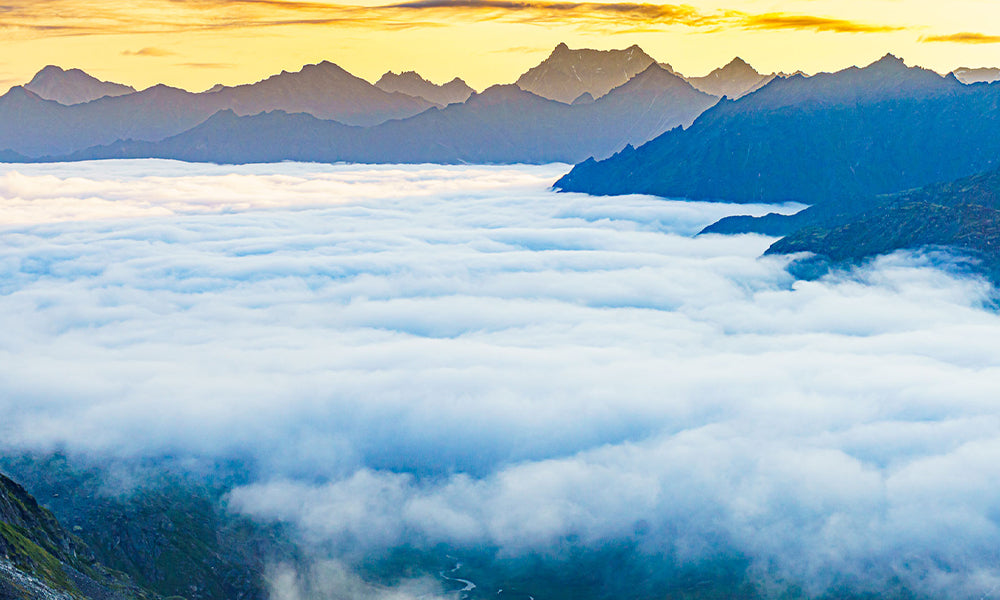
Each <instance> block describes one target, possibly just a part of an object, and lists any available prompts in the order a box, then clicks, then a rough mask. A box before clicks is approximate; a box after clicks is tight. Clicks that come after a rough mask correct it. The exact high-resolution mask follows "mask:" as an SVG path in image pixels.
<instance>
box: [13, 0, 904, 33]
mask: <svg viewBox="0 0 1000 600" xmlns="http://www.w3.org/2000/svg"><path fill="white" fill-rule="evenodd" d="M165 3H166V4H168V5H169V6H170V7H171V9H172V10H170V11H163V10H161V9H162V7H163V5H164V4H165ZM89 8H94V10H88V9H89ZM418 14H419V15H423V16H422V17H421V18H420V19H415V18H414V17H415V15H418ZM164 15H169V16H167V17H165V16H164ZM483 21H498V22H515V23H522V24H537V25H540V26H547V25H549V24H551V23H555V22H558V23H561V24H565V25H569V26H576V27H579V28H582V29H588V28H589V29H593V30H601V31H607V30H614V31H640V30H641V31H656V30H658V29H662V28H668V27H687V28H692V29H695V30H704V31H715V30H717V29H718V28H719V27H724V26H728V27H742V28H745V29H760V30H775V29H782V30H790V29H794V30H809V31H828V32H835V33H884V32H890V31H897V30H899V29H900V27H898V26H894V25H889V24H878V23H874V24H873V23H864V22H855V21H850V20H844V19H837V18H830V17H823V16H812V15H798V14H787V13H766V14H751V13H747V12H744V11H739V10H732V9H726V8H720V9H716V10H709V11H705V10H700V9H697V8H695V7H692V6H690V5H685V4H656V3H641V2H569V1H561V0H414V1H411V2H398V3H391V4H384V5H376V6H358V5H349V4H338V3H329V2H295V1H288V2H282V1H280V0H237V1H221V0H192V1H188V2H178V1H173V2H170V1H169V0H144V1H143V2H139V3H136V4H135V5H130V6H129V9H128V10H125V9H122V8H116V5H111V4H107V3H103V2H96V0H93V1H92V2H70V0H47V1H46V2H43V3H41V4H36V3H34V2H31V3H26V2H25V0H12V1H11V2H10V6H9V7H8V8H7V14H6V15H5V23H4V25H3V27H2V29H3V30H5V31H6V32H8V33H10V34H13V35H29V36H30V35H40V34H42V33H45V34H46V35H82V34H93V33H106V34H113V33H119V32H128V33H169V32H183V31H200V30H229V29H232V30H236V29H247V28H266V27H281V26H329V25H334V24H340V25H346V26H352V27H365V28H375V27H377V28H389V29H400V28H412V27H430V26H440V25H442V24H448V23H462V22H483Z"/></svg>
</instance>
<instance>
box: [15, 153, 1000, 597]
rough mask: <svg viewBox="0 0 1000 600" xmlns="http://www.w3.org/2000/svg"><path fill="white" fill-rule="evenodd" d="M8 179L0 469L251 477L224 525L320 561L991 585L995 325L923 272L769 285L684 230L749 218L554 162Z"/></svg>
mask: <svg viewBox="0 0 1000 600" xmlns="http://www.w3.org/2000/svg"><path fill="white" fill-rule="evenodd" d="M14 169H15V168H14V167H10V168H7V169H5V172H3V173H0V197H2V198H3V200H2V201H0V219H2V220H4V222H6V223H8V225H6V226H5V228H4V230H3V233H2V236H0V329H2V331H4V332H5V333H4V335H3V336H2V338H0V364H2V365H3V368H2V369H0V412H2V414H3V415H4V419H3V420H2V422H0V439H2V440H3V441H4V444H6V445H7V447H8V450H9V451H13V450H17V449H24V448H33V449H34V448H43V449H44V448H52V447H57V446H65V447H67V448H69V449H70V450H72V451H78V452H87V453H93V454H95V455H98V456H117V457H124V458H128V457H130V456H150V455H152V456H155V455H159V454H166V453H169V454H171V455H173V456H192V457H209V458H211V457H217V458H223V457H229V456H241V457H249V458H251V459H253V460H254V461H255V464H256V465H257V481H256V483H253V484H251V485H247V486H244V487H241V488H238V489H236V490H235V491H234V492H233V493H232V494H231V497H230V501H231V506H232V507H233V509H234V510H239V511H242V512H244V513H246V514H249V515H252V516H254V517H257V518H261V519H280V520H284V521H288V522H291V523H293V524H295V525H297V526H299V528H300V529H301V531H302V532H303V533H304V535H306V536H307V538H308V539H312V540H315V541H317V542H322V543H323V544H324V546H325V547H327V548H334V549H337V550H338V551H339V552H343V553H344V554H345V555H346V554H349V553H350V552H353V551H357V550H363V551H368V552H372V551H378V550H380V549H385V548H390V547H392V546H394V545H397V544H400V543H403V542H406V543H410V544H416V545H418V546H419V545H423V544H434V543H437V542H445V543H448V544H451V545H454V546H459V547H461V546H468V547H472V546H478V545H482V544H492V545H496V546H499V547H500V548H502V549H503V551H504V552H506V553H509V554H511V555H518V554H519V553H522V552H526V551H529V550H544V549H545V548H549V547H553V546H554V545H556V544H558V543H559V542H560V541H561V540H564V539H566V538H567V537H568V536H574V537H575V539H578V540H579V543H581V544H584V545H588V544H593V545H599V544H604V543H607V542H608V541H609V540H615V539H625V538H630V537H633V536H635V535H637V534H636V532H637V531H640V530H641V531H642V532H644V533H642V534H641V536H640V538H639V541H640V542H641V544H640V545H641V547H642V548H645V549H646V550H648V551H649V552H664V551H671V552H675V553H677V555H678V556H681V557H686V558H685V559H690V560H697V559H699V558H702V557H705V556H708V555H711V553H713V552H718V551H720V550H722V551H726V552H734V553H739V554H741V555H744V556H748V557H750V558H752V559H753V560H754V561H755V563H756V564H759V565H760V566H761V568H762V569H764V570H768V569H774V568H776V569H778V571H779V572H781V573H785V574H788V575H790V576H793V577H796V578H799V579H801V580H803V581H807V582H809V584H810V585H812V586H815V589H817V590H819V589H823V587H824V586H826V585H828V584H829V583H830V582H832V581H833V580H834V579H835V578H836V577H843V576H845V574H846V576H848V577H850V576H857V578H858V580H870V581H872V582H874V584H877V583H879V582H884V581H887V580H889V579H890V578H891V577H893V576H898V577H901V578H902V579H903V580H904V581H906V582H907V583H910V584H913V585H915V586H918V587H919V588H921V589H926V590H931V591H935V592H948V593H950V594H954V595H956V596H962V595H964V594H967V593H970V594H971V593H979V594H981V593H984V592H986V591H987V590H989V589H991V588H992V587H993V586H994V585H996V584H997V583H1000V572H998V571H997V569H996V565H997V561H996V558H997V557H996V548H997V545H996V540H997V539H998V535H1000V530H998V524H997V513H996V508H995V507H996V506H998V505H1000V486H997V485H996V483H995V482H996V481H997V480H998V477H1000V437H998V432H1000V407H998V406H997V403H996V390H997V386H998V383H1000V367H998V365H1000V346H998V345H997V344H996V340H997V339H1000V318H998V316H997V314H996V313H995V312H993V311H992V310H989V309H988V308H984V305H985V304H986V303H987V301H988V298H989V295H990V288H989V286H988V285H987V284H985V283H984V282H983V281H981V280H978V279H974V278H963V277H960V276H958V275H953V274H949V272H947V271H944V270H941V269H939V268H936V267H935V266H934V265H936V264H939V263H940V261H939V260H938V258H939V257H935V256H932V255H912V254H897V255H893V256H890V257H887V258H883V259H880V260H879V261H877V262H876V263H874V264H872V265H870V266H868V267H866V268H864V269H861V270H859V271H855V272H853V273H839V274H834V275H831V276H829V277H827V278H825V279H822V280H820V281H815V282H796V281H794V280H793V279H792V278H791V277H790V276H789V275H788V274H787V272H786V271H785V269H784V267H785V266H786V263H787V259H785V258H771V257H768V258H759V256H760V254H761V253H762V252H763V250H764V249H765V248H767V246H768V244H769V243H770V241H771V240H770V239H768V238H764V237H760V236H731V237H725V236H700V237H695V236H694V235H693V234H694V233H696V232H697V231H698V230H699V229H700V228H701V227H702V226H704V225H705V224H707V223H710V222H712V221H714V220H715V219H717V218H719V217H720V216H722V215H725V214H730V213H733V212H748V210H747V208H746V207H733V206H728V205H721V204H705V203H685V202H671V201H663V200H658V199H654V198H649V197H640V196H633V197H620V198H592V197H587V196H582V195H573V194H555V193H552V192H550V191H548V190H547V187H548V185H550V184H551V182H552V181H553V180H554V179H555V177H556V176H557V175H558V174H559V173H561V172H562V170H563V167H560V166H555V167H518V168H474V169H462V168H432V167H407V168H394V167H377V168H376V167H319V166H315V165H271V166H257V167H247V168H242V169H238V170H237V172H236V173H232V174H231V173H230V171H231V169H230V168H221V167H202V166H191V165H183V166H179V165H175V164H172V163H164V162H146V163H141V164H139V163H105V164H80V165H62V166H32V167H17V173H15V172H14ZM143 173H152V176H146V175H143ZM786 208H788V207H786ZM769 210H773V207H749V212H753V213H755V214H761V213H763V212H767V211H769ZM66 219H76V220H66ZM17 223H34V224H32V225H23V224H20V225H15V224H17Z"/></svg>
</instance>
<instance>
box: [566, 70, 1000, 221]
mask: <svg viewBox="0 0 1000 600" xmlns="http://www.w3.org/2000/svg"><path fill="white" fill-rule="evenodd" d="M998 108H1000V85H997V84H992V85H976V86H966V85H963V84H961V83H960V82H959V81H958V80H957V79H955V77H954V76H950V75H949V76H946V77H943V76H941V75H938V74H936V73H934V72H932V71H928V70H925V69H920V68H916V67H913V68H908V67H907V66H906V65H905V64H904V63H903V61H901V60H899V59H898V58H895V57H893V56H886V57H885V58H883V59H881V60H879V61H877V62H875V63H873V64H871V65H869V66H867V67H865V68H856V67H852V68H850V69H845V70H843V71H840V72H837V73H831V74H820V75H815V76H813V77H809V78H806V77H803V76H801V75H797V76H793V77H789V78H787V79H782V78H779V79H775V80H773V81H772V82H771V83H769V84H768V85H766V86H764V87H763V88H761V89H760V90H758V91H756V92H754V93H752V94H749V95H747V96H744V97H743V98H740V99H739V100H735V101H730V100H724V101H722V102H720V103H719V104H717V105H716V106H714V107H713V108H711V109H709V110H707V111H706V112H705V113H704V114H702V115H701V116H700V117H698V119H697V120H696V121H695V123H694V124H693V125H692V126H691V127H690V128H688V129H686V130H680V129H676V130H673V131H669V132H667V133H665V134H664V135H661V136H659V137H658V138H656V139H654V140H652V141H651V142H649V143H647V144H646V145H644V146H642V147H640V148H637V149H626V150H625V151H623V152H621V153H619V154H617V155H616V156H613V157H611V158H610V159H608V160H605V161H601V162H596V161H588V162H585V163H582V164H579V165H577V166H576V167H574V169H573V170H572V171H571V172H570V173H569V174H567V175H566V176H564V177H563V178H562V179H561V180H560V181H559V182H558V183H557V187H559V188H560V189H562V190H565V191H577V192H586V193H592V194H627V193H648V194H655V195H659V196H664V197H684V198H693V199H705V200H724V201H730V202H784V201H798V202H804V203H809V204H818V203H821V202H827V201H838V200H839V199H842V198H845V197H863V196H871V195H877V194H884V193H891V192H896V191H900V190H905V189H910V188H914V187H918V186H922V185H927V184H930V183H934V182H941V181H948V180H951V179H956V178H959V177H962V176H968V175H971V174H973V173H976V172H979V171H982V170H985V169H988V168H990V167H991V166H992V165H994V164H995V163H996V161H997V160H998V157H1000V110H998Z"/></svg>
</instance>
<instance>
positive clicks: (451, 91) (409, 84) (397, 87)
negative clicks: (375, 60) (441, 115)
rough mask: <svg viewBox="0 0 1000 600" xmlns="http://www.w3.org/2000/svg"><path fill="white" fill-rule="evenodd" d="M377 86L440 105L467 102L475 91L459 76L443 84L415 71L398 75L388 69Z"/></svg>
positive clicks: (385, 90)
mask: <svg viewBox="0 0 1000 600" xmlns="http://www.w3.org/2000/svg"><path fill="white" fill-rule="evenodd" d="M375 87H377V88H379V89H380V90H382V91H384V92H390V93H392V92H399V93H400V94H406V95H407V96H413V97H414V98H423V99H424V100H426V101H428V102H431V103H434V104H436V105H438V106H448V105H449V104H455V103H456V102H465V101H466V100H468V99H469V96H471V95H472V94H473V92H475V90H473V89H472V88H471V87H469V86H468V84H466V83H465V82H464V81H462V80H461V79H459V78H458V77H456V78H454V79H452V80H451V81H449V82H448V83H445V84H443V85H435V84H433V83H431V82H430V81H427V80H426V79H424V78H423V77H421V76H420V75H419V74H418V73H415V72H414V71H405V72H403V73H400V74H398V75H397V74H395V73H393V72H392V71H387V72H386V73H385V74H384V75H382V77H380V78H379V80H378V81H376V82H375Z"/></svg>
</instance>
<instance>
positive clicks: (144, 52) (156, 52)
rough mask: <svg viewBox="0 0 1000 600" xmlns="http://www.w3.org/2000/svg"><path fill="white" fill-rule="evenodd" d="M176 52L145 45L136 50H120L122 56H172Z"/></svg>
mask: <svg viewBox="0 0 1000 600" xmlns="http://www.w3.org/2000/svg"><path fill="white" fill-rule="evenodd" d="M175 54H176V52H171V51H170V50H164V49H162V48H154V47H146V48H140V49H138V50H124V51H123V52H122V55H123V56H155V57H161V56H174V55H175Z"/></svg>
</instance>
